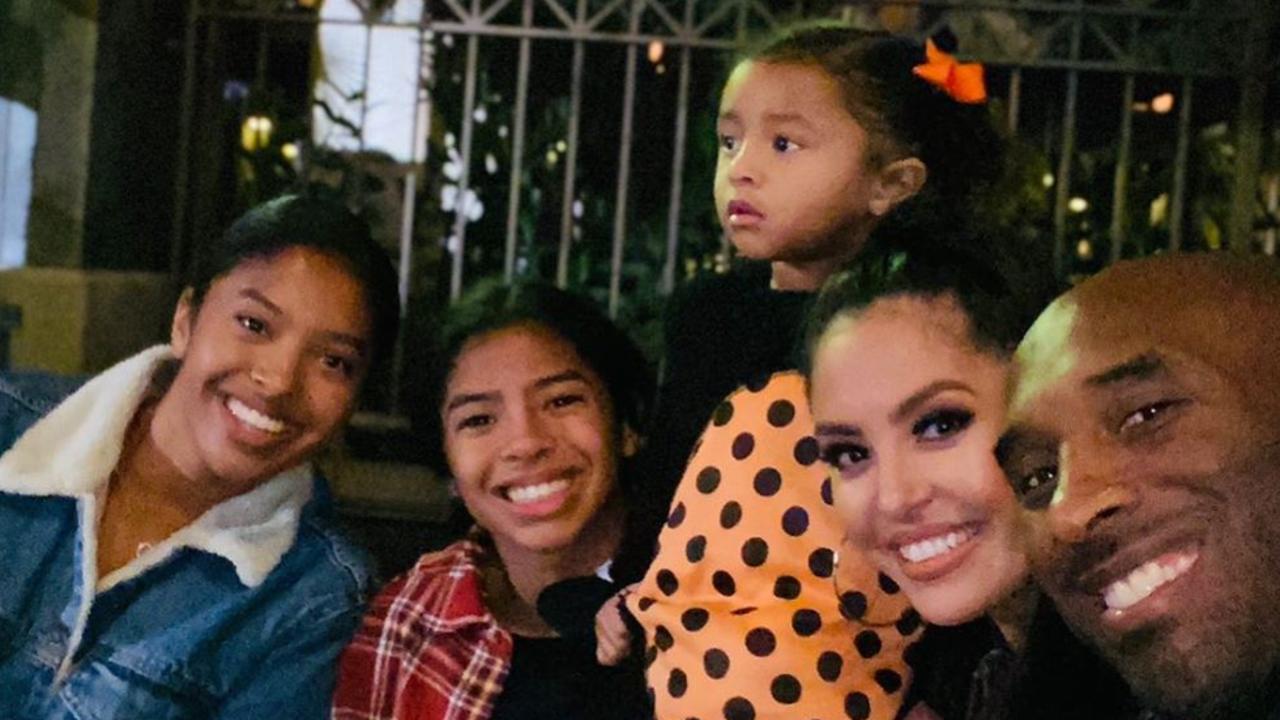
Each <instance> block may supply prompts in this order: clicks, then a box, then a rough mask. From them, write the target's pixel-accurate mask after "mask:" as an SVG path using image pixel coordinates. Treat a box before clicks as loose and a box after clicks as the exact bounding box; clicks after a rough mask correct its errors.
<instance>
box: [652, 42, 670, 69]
mask: <svg viewBox="0 0 1280 720" xmlns="http://www.w3.org/2000/svg"><path fill="white" fill-rule="evenodd" d="M666 51H667V46H666V45H663V44H662V42H661V41H659V40H654V41H653V42H651V43H649V62H651V63H653V64H654V65H657V64H658V63H660V62H662V54H663V53H665V52H666Z"/></svg>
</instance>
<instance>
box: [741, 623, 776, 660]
mask: <svg viewBox="0 0 1280 720" xmlns="http://www.w3.org/2000/svg"><path fill="white" fill-rule="evenodd" d="M746 644H747V652H749V653H751V654H752V655H755V656H756V657H768V656H770V655H772V654H773V651H774V649H775V648H777V647H778V639H777V638H776V637H774V636H773V632H772V631H770V630H769V628H762V627H761V628H756V629H754V630H751V631H750V632H748V633H747V643H746Z"/></svg>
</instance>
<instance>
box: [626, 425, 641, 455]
mask: <svg viewBox="0 0 1280 720" xmlns="http://www.w3.org/2000/svg"><path fill="white" fill-rule="evenodd" d="M643 444H644V438H642V437H640V433H638V432H636V431H635V430H632V429H631V425H630V424H629V423H623V424H622V457H624V458H629V457H633V456H634V455H635V454H636V453H638V452H640V446H641V445H643Z"/></svg>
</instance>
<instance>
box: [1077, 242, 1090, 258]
mask: <svg viewBox="0 0 1280 720" xmlns="http://www.w3.org/2000/svg"><path fill="white" fill-rule="evenodd" d="M1076 255H1078V256H1079V257H1080V259H1081V260H1088V259H1089V258H1091V257H1093V243H1091V242H1089V241H1088V240H1081V241H1080V242H1078V243H1076Z"/></svg>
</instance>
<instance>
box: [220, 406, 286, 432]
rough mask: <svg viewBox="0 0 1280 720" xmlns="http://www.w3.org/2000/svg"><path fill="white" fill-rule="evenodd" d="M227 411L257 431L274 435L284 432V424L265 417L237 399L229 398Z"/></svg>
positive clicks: (267, 416)
mask: <svg viewBox="0 0 1280 720" xmlns="http://www.w3.org/2000/svg"><path fill="white" fill-rule="evenodd" d="M227 409H228V410H230V411H231V414H232V415H234V416H235V417H236V419H237V420H239V421H240V422H242V423H244V424H245V425H248V426H249V427H251V428H253V429H255V430H261V431H262V432H265V433H271V434H272V435H275V434H276V433H279V432H283V431H284V422H282V421H280V420H277V419H275V418H273V417H271V416H269V415H263V414H262V413H260V412H258V411H257V410H254V409H253V408H251V407H249V406H248V405H245V404H244V403H242V402H240V401H239V400H237V399H235V398H227Z"/></svg>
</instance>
